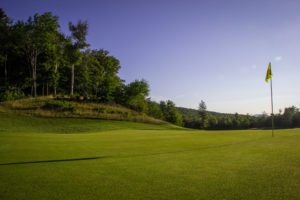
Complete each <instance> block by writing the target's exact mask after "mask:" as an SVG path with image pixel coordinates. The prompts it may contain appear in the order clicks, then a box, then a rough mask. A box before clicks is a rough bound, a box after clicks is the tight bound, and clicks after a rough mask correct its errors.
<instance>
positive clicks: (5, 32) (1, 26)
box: [0, 8, 11, 87]
mask: <svg viewBox="0 0 300 200" xmlns="http://www.w3.org/2000/svg"><path fill="white" fill-rule="evenodd" d="M10 23H11V20H10V19H9V17H8V16H7V15H6V14H5V12H4V10H2V9H1V8H0V44H1V48H0V62H1V64H3V66H4V85H5V86H6V87H7V85H8V79H7V58H8V50H9V49H10V46H11V42H10V38H9V37H10V32H11V30H10Z"/></svg>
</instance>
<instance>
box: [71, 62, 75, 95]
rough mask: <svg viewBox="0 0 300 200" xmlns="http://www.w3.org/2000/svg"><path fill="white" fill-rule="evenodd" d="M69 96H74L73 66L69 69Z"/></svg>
mask: <svg viewBox="0 0 300 200" xmlns="http://www.w3.org/2000/svg"><path fill="white" fill-rule="evenodd" d="M70 95H71V96H73V95H74V65H72V67H71V94H70Z"/></svg>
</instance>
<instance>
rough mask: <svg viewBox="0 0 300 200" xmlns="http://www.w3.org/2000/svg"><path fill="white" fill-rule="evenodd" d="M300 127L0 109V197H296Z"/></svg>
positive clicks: (272, 199)
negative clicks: (216, 127)
mask: <svg viewBox="0 0 300 200" xmlns="http://www.w3.org/2000/svg"><path fill="white" fill-rule="evenodd" d="M299 197H300V130H299V129H292V130H278V131H276V132H275V137H274V138H272V137H271V133H270V131H262V130H249V131H194V130H187V129H181V128H176V127H173V126H168V125H163V126H158V125H147V124H137V123H128V122H117V121H99V120H86V119H51V118H49V119H46V118H31V117H22V116H18V115H15V114H5V113H0V199H1V200H6V199H18V200H20V199H26V200H29V199H30V200H31V199H33V200H34V199H39V200H41V199H43V200H44V199H51V200H53V199H116V200H122V199H126V200H127V199H139V200H140V199H155V200H157V199H172V200H173V199H190V200H196V199H207V200H210V199H228V200H233V199H270V200H276V199H295V200H296V199H299Z"/></svg>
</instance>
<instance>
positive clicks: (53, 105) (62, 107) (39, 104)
mask: <svg viewBox="0 0 300 200" xmlns="http://www.w3.org/2000/svg"><path fill="white" fill-rule="evenodd" d="M1 110H2V111H3V112H9V111H10V112H15V113H18V114H23V115H29V116H40V117H56V118H57V117H72V118H94V119H104V120H119V121H133V122H143V123H151V124H166V122H164V121H161V120H158V119H155V118H152V117H149V116H147V115H146V114H144V113H139V112H135V111H133V110H131V109H128V108H125V107H122V106H120V105H109V104H100V103H80V102H74V101H63V100H55V99H53V98H52V97H39V98H25V99H20V100H15V101H7V102H3V103H1V104H0V112H1Z"/></svg>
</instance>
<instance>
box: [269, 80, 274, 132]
mask: <svg viewBox="0 0 300 200" xmlns="http://www.w3.org/2000/svg"><path fill="white" fill-rule="evenodd" d="M270 86H271V108H272V137H274V112H273V86H272V77H271V84H270Z"/></svg>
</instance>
